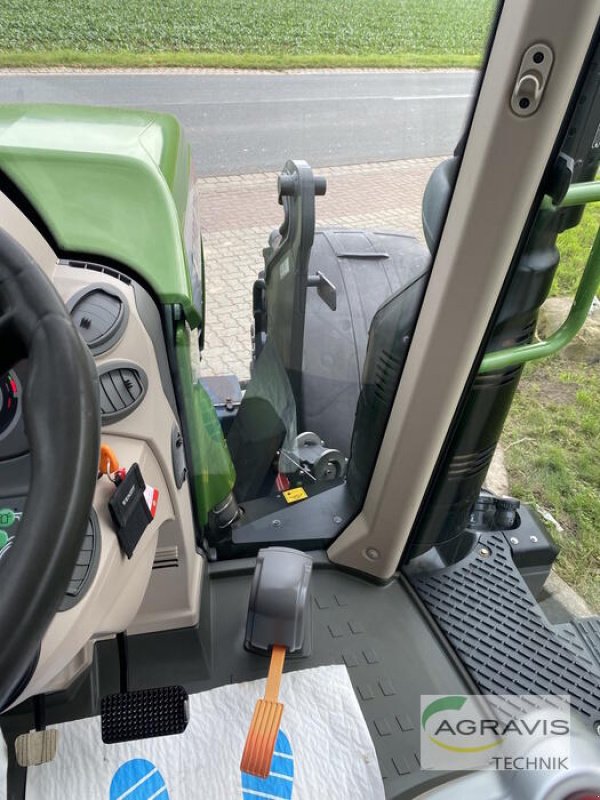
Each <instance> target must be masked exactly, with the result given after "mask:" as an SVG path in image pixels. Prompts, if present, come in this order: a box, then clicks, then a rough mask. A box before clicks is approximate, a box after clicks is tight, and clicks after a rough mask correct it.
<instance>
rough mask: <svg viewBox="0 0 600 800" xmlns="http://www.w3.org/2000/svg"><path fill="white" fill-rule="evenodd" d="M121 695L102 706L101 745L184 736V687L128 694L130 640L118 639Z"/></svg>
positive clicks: (106, 699) (186, 708) (122, 636)
mask: <svg viewBox="0 0 600 800" xmlns="http://www.w3.org/2000/svg"><path fill="white" fill-rule="evenodd" d="M117 645H118V649H119V667H120V677H121V691H120V692H118V693H116V694H109V695H107V696H106V697H104V698H103V699H102V702H101V704H100V721H101V730H102V741H103V742H104V743H105V744H117V743H118V742H130V741H133V740H135V739H149V738H153V737H155V736H173V735H175V734H178V733H183V732H184V731H185V729H186V728H187V724H188V721H189V703H188V693H187V692H186V690H185V689H184V688H183V686H159V687H157V688H155V689H138V690H137V691H129V686H128V683H129V678H128V667H127V662H128V657H127V636H126V634H124V633H120V634H118V636H117Z"/></svg>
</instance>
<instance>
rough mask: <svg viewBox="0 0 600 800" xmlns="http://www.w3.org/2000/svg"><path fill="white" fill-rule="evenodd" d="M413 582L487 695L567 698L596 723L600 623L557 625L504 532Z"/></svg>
mask: <svg viewBox="0 0 600 800" xmlns="http://www.w3.org/2000/svg"><path fill="white" fill-rule="evenodd" d="M483 545H485V547H483ZM488 551H489V555H486V553H487V552H488ZM411 580H412V583H413V585H414V587H415V589H416V590H417V592H418V594H419V595H420V597H421V598H422V600H423V601H424V603H425V604H426V606H427V608H428V609H429V611H430V612H431V613H432V615H433V616H434V618H435V619H436V621H437V622H438V624H439V626H440V628H441V629H442V630H443V632H444V633H445V635H446V636H447V637H448V639H449V640H450V642H451V644H452V645H453V647H454V648H455V650H456V652H457V653H458V655H459V657H460V659H461V660H462V662H463V663H464V664H465V666H466V667H467V669H468V670H469V672H470V673H471V675H472V677H473V679H474V681H475V682H476V683H477V685H478V686H479V687H480V689H481V691H482V693H486V694H536V695H541V694H561V695H569V696H570V698H571V706H572V707H573V708H575V709H577V711H579V712H580V713H581V714H583V715H584V717H586V718H587V719H588V720H589V721H590V723H591V724H592V725H593V726H594V727H595V726H597V725H598V722H600V620H598V619H589V620H581V621H577V622H575V623H570V624H567V625H561V626H560V627H553V626H551V625H550V623H549V622H548V621H547V620H546V618H545V617H544V615H543V614H542V612H541V611H540V609H539V607H538V605H537V603H536V601H535V599H534V597H533V596H532V595H531V593H530V591H529V589H528V587H527V585H526V584H525V582H524V580H523V578H522V577H521V575H520V573H519V571H518V569H517V568H516V566H515V565H514V562H513V560H512V555H511V550H510V545H509V543H508V542H507V540H506V538H505V537H504V536H503V534H501V533H495V534H490V535H488V536H487V537H485V538H483V539H482V540H481V541H480V545H479V547H478V548H476V549H475V551H474V552H473V553H472V554H471V555H470V556H469V557H467V558H466V559H464V560H463V561H462V562H460V563H459V564H457V565H455V566H453V567H450V568H447V569H444V570H441V571H439V572H436V573H433V574H430V575H427V576H414V577H413V578H412V579H411Z"/></svg>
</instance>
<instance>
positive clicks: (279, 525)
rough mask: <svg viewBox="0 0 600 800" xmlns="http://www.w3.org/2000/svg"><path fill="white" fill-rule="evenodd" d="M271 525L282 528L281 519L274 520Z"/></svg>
mask: <svg viewBox="0 0 600 800" xmlns="http://www.w3.org/2000/svg"><path fill="white" fill-rule="evenodd" d="M271 525H272V527H273V528H281V520H280V519H274V520H273V522H272V523H271Z"/></svg>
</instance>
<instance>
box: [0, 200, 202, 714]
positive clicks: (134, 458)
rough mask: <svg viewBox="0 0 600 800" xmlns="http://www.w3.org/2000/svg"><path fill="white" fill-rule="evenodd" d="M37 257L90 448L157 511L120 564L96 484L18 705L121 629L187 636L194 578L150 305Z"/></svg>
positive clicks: (8, 480)
mask: <svg viewBox="0 0 600 800" xmlns="http://www.w3.org/2000/svg"><path fill="white" fill-rule="evenodd" d="M1 200H2V197H1V196H0V201H1ZM1 205H2V204H1V202H0V207H1ZM36 234H37V232H36ZM21 241H23V239H22V237H21ZM30 250H31V248H30ZM38 250H40V251H41V253H42V255H43V256H44V261H42V260H41V259H40V257H39V254H38V253H36V252H35V250H34V251H33V254H34V255H35V256H37V260H38V263H41V265H42V268H43V269H44V271H45V272H46V273H47V274H48V275H49V277H50V278H51V280H52V282H53V284H54V286H55V288H56V289H57V290H58V292H59V294H60V295H61V297H62V299H63V301H64V302H65V305H66V307H67V309H68V311H69V312H70V314H71V317H72V319H73V321H74V323H75V325H76V327H77V329H78V331H79V333H80V335H81V336H82V338H83V340H84V341H85V342H86V344H87V346H88V347H89V349H90V351H91V353H92V355H93V356H94V359H95V363H96V367H97V371H98V378H99V389H100V410H101V441H102V443H104V444H107V445H108V446H109V447H110V448H111V449H112V450H113V451H114V452H115V453H116V455H117V457H118V459H119V462H120V464H121V466H122V467H124V468H126V469H128V468H129V467H130V466H132V465H133V464H134V463H135V464H138V465H139V468H140V470H141V473H142V474H143V478H144V480H145V482H146V484H147V486H150V487H152V488H153V489H154V490H155V492H156V496H157V497H158V502H157V505H156V513H155V515H154V518H153V519H152V521H151V522H150V524H149V525H148V527H147V528H146V530H145V531H144V533H143V535H142V537H141V539H140V541H139V543H138V545H137V547H136V549H135V552H134V553H133V555H132V557H131V558H128V557H127V556H126V555H125V553H124V552H123V551H122V549H121V547H120V543H119V540H118V538H117V536H116V532H115V528H114V523H113V521H112V518H111V516H110V513H109V508H108V503H109V500H110V498H111V496H112V493H113V492H114V489H115V487H114V485H113V484H112V483H111V482H110V481H109V480H108V478H106V477H102V478H99V480H98V481H97V484H96V490H95V495H94V501H93V506H92V508H91V509H90V514H89V518H88V523H87V529H86V531H85V533H84V538H83V544H82V548H81V551H80V554H79V557H78V559H77V563H76V565H75V567H74V570H73V573H72V576H71V580H70V582H69V585H68V587H67V590H66V593H65V595H64V597H63V600H62V602H61V604H60V606H59V609H58V610H57V613H56V615H55V617H54V620H53V622H52V623H51V625H50V627H49V629H48V631H47V633H46V635H45V636H44V639H43V641H42V643H41V647H40V651H39V655H38V659H37V662H36V665H35V666H34V668H33V673H32V676H31V678H30V680H29V682H28V684H27V687H26V689H25V690H24V692H23V693H22V694H21V695H20V696H19V698H18V701H19V702H20V701H21V700H24V699H26V698H27V697H29V696H32V695H34V694H38V693H42V692H48V691H55V690H60V689H63V688H66V687H67V686H68V685H69V684H70V683H71V682H72V681H73V680H74V678H75V677H76V676H77V675H78V674H80V673H81V672H82V670H84V669H85V668H86V667H87V666H88V665H89V664H90V663H91V659H92V653H93V644H94V642H95V641H97V640H99V639H103V638H107V637H112V636H114V635H115V634H116V633H119V632H121V631H124V630H127V632H128V633H130V634H135V633H146V632H153V631H161V630H168V629H173V628H182V627H189V626H193V625H195V624H196V623H197V621H198V618H199V606H200V593H201V592H200V590H201V581H202V576H203V570H204V558H203V556H202V555H201V553H200V552H199V551H198V549H197V546H196V541H195V526H194V519H193V514H192V506H191V499H190V493H189V486H188V482H187V480H186V474H185V460H184V457H183V448H181V447H179V449H177V448H176V447H174V442H179V444H181V434H180V422H179V418H178V412H177V407H176V402H175V397H174V392H173V385H172V380H171V376H170V370H169V364H168V358H167V353H166V347H165V342H164V335H163V331H162V325H161V320H160V315H159V312H158V309H157V307H156V304H155V303H154V300H153V299H152V298H151V297H150V295H149V294H148V293H147V292H146V290H145V289H144V288H143V287H142V286H140V285H138V284H137V283H136V282H135V281H133V280H131V279H130V278H129V277H127V276H126V275H124V274H121V273H119V272H118V271H116V270H114V269H112V268H108V267H106V266H103V265H101V264H96V263H90V262H83V261H59V260H57V259H56V257H55V256H54V254H53V253H51V251H49V249H48V248H47V245H44V246H43V247H42V246H41V245H39V247H38ZM27 369H28V364H27V361H22V362H20V363H19V364H17V365H16V367H15V368H14V369H12V370H11V371H10V372H9V373H8V374H5V375H3V376H0V566H5V565H6V566H7V567H8V563H9V561H10V550H11V548H12V545H13V543H14V541H15V540H16V538H17V537H18V535H19V528H20V522H21V519H22V518H23V515H24V514H26V513H27V511H26V506H27V501H28V485H29V468H30V467H29V464H30V454H29V445H28V441H27V431H26V428H25V424H24V417H23V394H24V389H25V387H26V386H27ZM2 562H5V564H2Z"/></svg>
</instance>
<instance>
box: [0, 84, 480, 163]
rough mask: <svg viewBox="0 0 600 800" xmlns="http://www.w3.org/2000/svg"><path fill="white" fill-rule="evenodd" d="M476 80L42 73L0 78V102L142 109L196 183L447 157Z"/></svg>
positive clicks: (461, 123)
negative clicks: (304, 164) (174, 128)
mask: <svg viewBox="0 0 600 800" xmlns="http://www.w3.org/2000/svg"><path fill="white" fill-rule="evenodd" d="M475 80H476V74H475V73H474V72H379V73H378V72H365V73H348V72H346V73H344V72H322V73H309V74H298V73H296V74H293V73H292V74H267V75H265V74H252V73H247V74H233V73H232V74H229V75H223V74H210V73H209V74H206V73H196V74H194V73H170V74H169V73H162V74H148V73H146V74H143V73H141V74H140V73H134V74H131V73H129V74H127V73H114V74H111V73H96V74H81V73H80V74H77V73H66V74H65V73H44V74H5V75H1V76H0V103H11V102H13V103H14V102H31V103H41V102H51V103H90V104H94V105H116V106H124V107H129V108H148V109H152V110H156V111H165V112H169V113H171V114H174V115H176V116H177V117H178V118H179V119H180V121H181V122H182V123H183V124H184V125H185V128H186V130H187V133H188V136H189V139H190V141H191V144H192V148H193V153H194V160H195V165H196V171H197V174H198V175H199V176H209V175H235V174H240V173H246V172H260V171H266V170H277V169H279V168H280V167H282V166H283V164H284V162H285V161H286V159H288V158H304V159H305V160H307V161H308V162H309V163H310V164H311V166H313V167H325V166H336V165H338V164H360V163H365V162H369V161H388V160H394V159H401V158H424V157H427V156H437V155H445V154H447V153H450V152H451V151H452V150H453V149H454V146H455V144H456V142H457V140H458V138H459V136H460V133H461V130H462V127H463V124H464V120H465V115H466V113H467V110H468V108H469V100H470V97H471V95H472V92H473V90H474V85H475Z"/></svg>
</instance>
